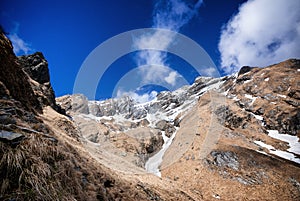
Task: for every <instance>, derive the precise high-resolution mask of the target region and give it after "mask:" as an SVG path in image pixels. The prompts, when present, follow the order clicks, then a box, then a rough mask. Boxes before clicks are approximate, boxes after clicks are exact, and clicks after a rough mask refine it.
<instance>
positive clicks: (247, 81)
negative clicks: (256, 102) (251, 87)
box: [244, 80, 252, 84]
mask: <svg viewBox="0 0 300 201" xmlns="http://www.w3.org/2000/svg"><path fill="white" fill-rule="evenodd" d="M249 82H252V80H246V81H245V82H244V84H247V83H249Z"/></svg>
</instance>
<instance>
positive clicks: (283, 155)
mask: <svg viewBox="0 0 300 201" xmlns="http://www.w3.org/2000/svg"><path fill="white" fill-rule="evenodd" d="M254 143H255V144H257V145H259V146H261V147H264V148H267V149H268V150H269V152H270V153H271V154H274V155H276V156H279V157H280V158H284V159H287V160H290V161H294V162H296V163H299V164H300V158H296V157H295V155H294V154H292V153H289V152H286V151H281V150H276V149H275V148H274V147H273V146H272V145H268V144H265V143H264V142H262V141H254Z"/></svg>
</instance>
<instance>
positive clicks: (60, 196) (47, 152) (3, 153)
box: [0, 134, 87, 200]
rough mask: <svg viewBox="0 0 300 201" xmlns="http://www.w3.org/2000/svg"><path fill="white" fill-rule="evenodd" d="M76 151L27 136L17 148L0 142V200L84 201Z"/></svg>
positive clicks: (63, 145) (83, 189) (45, 139)
mask: <svg viewBox="0 0 300 201" xmlns="http://www.w3.org/2000/svg"><path fill="white" fill-rule="evenodd" d="M76 156H78V154H77V153H76V151H75V150H74V149H73V148H72V147H70V146H68V145H67V144H62V142H53V141H51V140H49V139H48V138H45V137H43V136H39V135H35V134H32V135H29V136H28V137H27V138H26V139H25V140H24V141H22V142H21V143H20V144H19V145H18V146H17V147H15V148H13V147H11V146H10V145H8V144H5V143H2V142H0V178H1V180H0V193H1V195H0V200H10V199H14V200H78V199H79V200H85V198H86V197H87V194H86V192H85V186H86V184H85V182H84V181H83V179H82V178H83V173H82V168H81V167H80V165H79V164H80V163H79V162H78V160H77V159H76Z"/></svg>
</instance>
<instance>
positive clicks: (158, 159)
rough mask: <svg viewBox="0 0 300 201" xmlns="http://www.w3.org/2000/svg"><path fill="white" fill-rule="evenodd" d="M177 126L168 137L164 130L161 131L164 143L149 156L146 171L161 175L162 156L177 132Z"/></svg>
mask: <svg viewBox="0 0 300 201" xmlns="http://www.w3.org/2000/svg"><path fill="white" fill-rule="evenodd" d="M177 130H178V129H177V128H176V131H175V132H174V133H173V135H172V136H171V137H170V138H168V137H167V136H166V134H165V131H162V137H163V139H164V144H163V146H162V149H161V150H159V152H157V153H156V154H155V155H153V156H152V157H150V158H149V159H148V160H147V162H146V164H145V169H146V170H147V172H150V173H153V174H155V175H156V176H159V177H161V172H160V169H159V168H160V164H161V163H162V161H163V156H164V154H165V152H166V151H167V149H168V148H169V147H170V145H171V144H172V141H173V139H174V137H175V135H176V133H177Z"/></svg>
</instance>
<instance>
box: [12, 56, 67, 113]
mask: <svg viewBox="0 0 300 201" xmlns="http://www.w3.org/2000/svg"><path fill="white" fill-rule="evenodd" d="M18 63H19V64H20V66H21V67H22V68H23V69H24V71H25V72H26V73H27V74H28V75H29V77H30V78H31V80H30V83H31V87H32V89H33V91H34V93H35V95H36V97H37V98H38V101H39V102H40V104H41V105H42V106H48V105H49V106H51V107H52V108H53V109H55V110H56V111H58V112H60V113H64V111H63V110H62V109H61V108H60V107H59V106H58V105H56V102H55V94H54V91H53V88H52V86H51V83H50V75H49V69H48V62H47V61H46V59H45V57H44V55H43V54H42V53H41V52H36V53H34V54H32V55H26V56H20V57H18Z"/></svg>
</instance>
